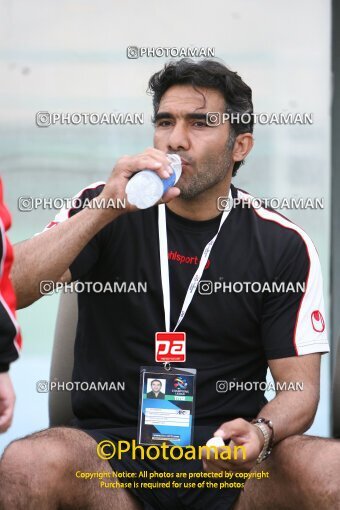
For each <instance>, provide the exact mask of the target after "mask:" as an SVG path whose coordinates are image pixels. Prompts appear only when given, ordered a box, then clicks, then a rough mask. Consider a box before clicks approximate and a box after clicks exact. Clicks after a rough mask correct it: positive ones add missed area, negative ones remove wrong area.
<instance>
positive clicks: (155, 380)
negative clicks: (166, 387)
mask: <svg viewBox="0 0 340 510" xmlns="http://www.w3.org/2000/svg"><path fill="white" fill-rule="evenodd" d="M154 382H159V384H160V385H161V386H162V381H160V380H159V379H152V381H151V383H150V384H152V383H154Z"/></svg>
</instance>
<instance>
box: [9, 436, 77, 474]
mask: <svg viewBox="0 0 340 510" xmlns="http://www.w3.org/2000/svg"><path fill="white" fill-rule="evenodd" d="M66 454H67V449H66V448H65V447H64V445H63V443H62V442H60V441H56V440H55V439H54V438H53V436H52V437H50V438H48V436H45V435H42V436H41V437H39V435H36V436H35V435H33V436H30V437H27V438H24V439H18V440H17V441H13V442H12V443H10V444H9V445H8V446H7V448H6V449H5V451H4V453H3V456H2V459H1V463H0V469H1V470H2V471H6V472H7V473H9V472H14V473H26V475H31V476H32V475H33V474H34V473H36V472H37V471H39V472H41V475H42V476H44V475H45V476H46V475H48V474H50V475H51V476H53V473H52V472H55V471H56V470H58V469H59V470H61V469H63V468H64V463H65V456H66ZM54 474H55V473H54Z"/></svg>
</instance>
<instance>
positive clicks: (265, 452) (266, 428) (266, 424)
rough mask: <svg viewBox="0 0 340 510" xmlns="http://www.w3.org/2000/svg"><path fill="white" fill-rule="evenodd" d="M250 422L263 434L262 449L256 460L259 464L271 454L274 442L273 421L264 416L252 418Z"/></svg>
mask: <svg viewBox="0 0 340 510" xmlns="http://www.w3.org/2000/svg"><path fill="white" fill-rule="evenodd" d="M251 423H252V424H253V425H254V426H255V427H256V428H257V430H258V432H259V433H260V434H262V436H263V445H262V449H261V451H260V454H259V456H258V457H257V461H256V462H257V464H259V463H260V462H262V461H263V460H265V459H266V458H267V457H268V456H269V455H270V454H271V451H272V447H273V442H274V427H273V423H272V422H271V421H270V420H266V418H262V417H259V418H256V419H255V420H252V422H251Z"/></svg>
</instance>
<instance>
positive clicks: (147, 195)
mask: <svg viewBox="0 0 340 510" xmlns="http://www.w3.org/2000/svg"><path fill="white" fill-rule="evenodd" d="M167 158H168V160H169V162H170V166H171V168H172V169H173V171H174V172H173V173H172V174H171V175H170V177H168V178H167V179H161V177H159V175H158V174H156V172H153V171H152V170H141V171H140V172H138V173H136V174H135V175H134V176H133V177H131V179H130V180H129V182H128V183H127V186H126V195H127V199H128V201H129V203H130V204H132V205H135V206H136V207H138V209H146V208H147V207H151V206H153V205H155V204H157V202H158V201H159V200H160V199H161V198H162V196H163V195H164V193H165V192H166V191H167V189H169V188H170V187H171V186H174V185H175V184H176V182H177V181H178V179H179V178H180V176H181V174H182V163H181V158H180V157H179V156H178V155H177V154H167Z"/></svg>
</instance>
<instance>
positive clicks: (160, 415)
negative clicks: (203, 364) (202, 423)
mask: <svg viewBox="0 0 340 510" xmlns="http://www.w3.org/2000/svg"><path fill="white" fill-rule="evenodd" d="M195 391H196V369H195V368H178V367H170V368H164V367H141V371H140V388H139V416H138V442H139V444H144V445H156V444H159V445H161V444H163V443H166V444H168V445H170V446H172V445H177V446H189V445H191V444H192V436H193V423H194V409H195Z"/></svg>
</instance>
